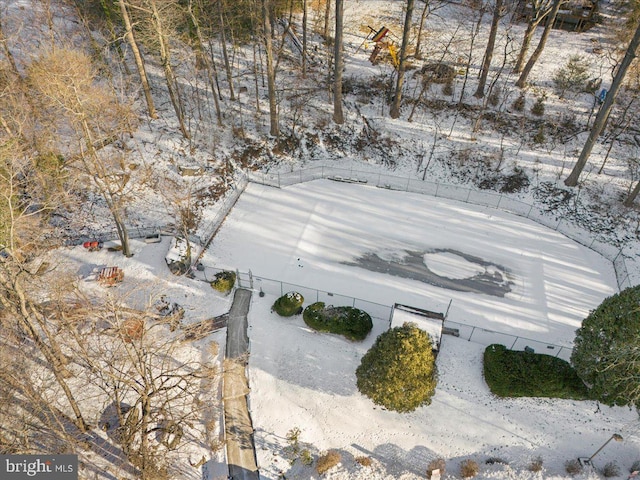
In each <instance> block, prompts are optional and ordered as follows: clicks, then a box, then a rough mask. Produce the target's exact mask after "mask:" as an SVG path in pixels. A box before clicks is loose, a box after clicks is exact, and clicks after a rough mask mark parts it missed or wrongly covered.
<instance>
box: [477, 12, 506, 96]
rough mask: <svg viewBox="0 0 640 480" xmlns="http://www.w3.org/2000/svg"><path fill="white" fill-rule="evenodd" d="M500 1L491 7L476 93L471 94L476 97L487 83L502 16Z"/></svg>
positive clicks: (482, 93)
mask: <svg viewBox="0 0 640 480" xmlns="http://www.w3.org/2000/svg"><path fill="white" fill-rule="evenodd" d="M502 2H503V0H496V4H495V6H494V9H493V19H492V21H491V30H490V31H489V41H488V42H487V49H486V50H485V52H484V60H483V61H482V69H481V70H480V80H479V81H478V88H477V89H476V93H474V94H473V96H474V97H476V98H482V97H484V87H485V85H486V84H487V76H488V75H489V68H491V59H492V58H493V49H494V48H495V45H496V37H497V35H498V24H499V23H500V19H501V18H502V15H503V12H502V8H503V7H502Z"/></svg>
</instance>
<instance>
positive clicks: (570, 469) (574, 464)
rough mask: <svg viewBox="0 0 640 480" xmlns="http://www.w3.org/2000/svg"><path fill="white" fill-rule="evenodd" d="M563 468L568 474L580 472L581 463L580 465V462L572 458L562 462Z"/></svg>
mask: <svg viewBox="0 0 640 480" xmlns="http://www.w3.org/2000/svg"><path fill="white" fill-rule="evenodd" d="M564 470H565V471H566V472H567V473H568V474H569V475H577V474H579V473H581V472H582V465H580V462H579V461H578V460H576V459H575V458H574V459H571V460H567V461H566V462H564Z"/></svg>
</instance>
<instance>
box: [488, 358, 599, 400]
mask: <svg viewBox="0 0 640 480" xmlns="http://www.w3.org/2000/svg"><path fill="white" fill-rule="evenodd" d="M484 379H485V381H486V382H487V385H489V389H490V390H491V392H493V393H494V394H495V395H498V396H499V397H548V398H569V399H573V400H586V399H588V398H589V392H588V390H587V387H586V386H585V384H584V383H583V382H582V380H581V379H580V377H578V375H577V373H576V372H575V370H574V369H573V368H572V367H571V365H569V363H567V362H565V361H564V360H562V359H560V358H555V357H552V356H550V355H542V354H537V353H530V352H519V351H514V350H507V348H506V347H505V346H503V345H489V346H488V347H487V348H486V350H485V351H484Z"/></svg>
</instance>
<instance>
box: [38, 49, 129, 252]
mask: <svg viewBox="0 0 640 480" xmlns="http://www.w3.org/2000/svg"><path fill="white" fill-rule="evenodd" d="M95 78H96V74H95V71H94V69H93V67H92V65H91V60H90V59H89V58H88V57H87V56H86V55H84V54H83V53H80V52H77V51H71V50H55V51H52V52H49V53H47V54H45V55H43V56H42V57H41V58H40V59H38V60H37V61H35V62H33V64H32V65H31V66H30V68H29V81H30V83H31V85H32V88H33V91H34V93H35V94H36V95H37V98H38V101H39V102H40V103H39V111H40V112H41V113H42V114H43V115H48V116H49V118H56V117H57V118H56V121H57V126H58V129H59V131H61V132H62V131H64V130H65V128H66V126H67V125H68V126H69V127H70V128H71V129H72V131H73V132H74V133H75V138H74V140H75V141H76V142H77V144H76V150H75V151H74V152H72V153H71V154H70V155H69V159H68V160H67V163H68V164H70V165H74V166H76V167H79V169H80V171H81V172H82V173H83V174H84V175H86V177H87V178H88V180H89V181H90V182H91V183H92V184H93V185H94V187H95V188H96V191H97V192H98V193H99V194H100V195H101V196H102V198H103V199H104V201H105V203H106V205H107V208H108V209H109V212H110V213H111V216H112V218H113V220H114V224H115V227H116V231H117V233H118V238H119V239H120V242H121V245H122V252H123V254H124V255H126V256H131V249H130V246H129V235H128V232H127V228H126V225H125V217H126V215H125V206H126V201H127V195H128V191H129V190H128V189H129V180H130V179H131V171H130V170H129V165H128V163H127V162H126V151H125V150H120V151H114V150H113V149H105V148H104V147H105V146H107V145H108V144H109V143H112V142H114V141H115V140H118V139H119V138H120V136H121V135H123V134H124V133H128V132H129V130H130V128H131V125H132V122H133V113H132V111H131V109H130V108H129V107H128V106H126V105H124V104H122V103H121V102H120V101H119V100H118V98H117V97H116V96H115V94H114V93H113V92H112V91H111V90H109V89H108V88H106V87H105V86H100V85H97V84H96V83H95ZM63 119H64V120H66V121H67V122H68V123H66V124H65V122H63Z"/></svg>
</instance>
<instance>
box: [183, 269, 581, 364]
mask: <svg viewBox="0 0 640 480" xmlns="http://www.w3.org/2000/svg"><path fill="white" fill-rule="evenodd" d="M222 271H223V270H222V269H219V268H214V267H209V266H206V265H203V264H201V263H200V264H198V266H197V268H196V270H195V272H193V273H194V275H195V277H196V278H198V279H199V280H202V281H205V282H212V281H214V280H215V278H216V274H217V273H220V272H222ZM236 281H237V285H238V286H239V287H241V288H248V289H250V290H253V291H256V292H264V293H265V294H268V295H273V296H274V297H281V296H282V295H284V294H285V293H288V292H298V293H300V294H301V295H302V296H303V297H304V299H305V303H306V304H310V303H314V302H324V303H325V304H327V305H333V306H336V307H341V306H349V307H355V308H358V309H360V310H364V311H365V312H367V313H368V314H369V315H370V316H371V318H372V320H373V321H374V322H375V323H376V325H379V326H381V327H383V328H385V329H386V328H389V327H390V325H391V313H392V311H393V307H392V306H391V305H383V304H380V303H376V302H371V301H369V300H363V299H361V298H356V297H350V296H348V295H340V294H337V293H333V292H327V291H325V290H319V289H317V288H313V287H307V286H303V285H297V284H295V283H288V282H282V281H280V280H274V279H271V278H266V277H259V276H255V275H253V274H252V273H251V271H249V272H241V271H239V270H237V271H236ZM443 313H444V312H443ZM443 326H444V327H445V328H447V330H448V331H449V332H452V333H453V332H455V333H456V334H457V336H459V337H460V338H463V339H465V340H468V341H470V342H473V343H479V344H481V345H484V346H489V345H491V344H494V343H498V344H500V345H504V346H505V347H507V348H509V349H511V350H527V349H533V350H534V351H535V352H536V353H544V354H547V355H552V356H554V357H559V358H562V359H563V360H566V361H569V359H570V358H571V353H572V351H573V350H572V349H571V348H570V347H564V346H560V345H555V344H552V343H546V342H541V341H538V340H533V339H530V338H526V337H521V336H518V335H511V334H508V333H502V332H498V331H495V330H489V329H486V328H482V327H478V326H474V325H467V324H463V323H458V322H452V321H450V320H447V319H446V318H445V321H444V324H443Z"/></svg>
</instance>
